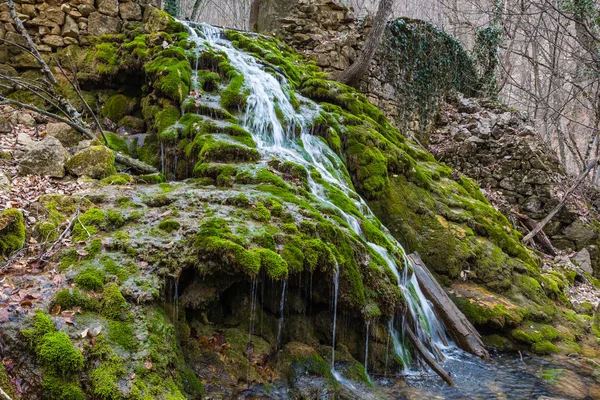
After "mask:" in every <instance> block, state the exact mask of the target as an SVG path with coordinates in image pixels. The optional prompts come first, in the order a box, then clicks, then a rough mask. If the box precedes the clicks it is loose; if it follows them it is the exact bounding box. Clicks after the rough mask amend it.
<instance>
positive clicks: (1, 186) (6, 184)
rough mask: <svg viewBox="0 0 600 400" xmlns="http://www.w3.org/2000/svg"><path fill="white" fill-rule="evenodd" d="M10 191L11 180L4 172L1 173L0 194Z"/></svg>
mask: <svg viewBox="0 0 600 400" xmlns="http://www.w3.org/2000/svg"><path fill="white" fill-rule="evenodd" d="M9 190H10V178H9V177H8V175H6V174H5V173H4V172H2V171H0V193H6V192H8V191H9Z"/></svg>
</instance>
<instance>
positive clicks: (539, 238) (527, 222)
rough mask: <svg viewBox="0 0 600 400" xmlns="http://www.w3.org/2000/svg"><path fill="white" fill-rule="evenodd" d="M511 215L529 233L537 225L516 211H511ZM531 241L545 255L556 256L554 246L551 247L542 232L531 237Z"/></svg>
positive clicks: (550, 243)
mask: <svg viewBox="0 0 600 400" xmlns="http://www.w3.org/2000/svg"><path fill="white" fill-rule="evenodd" d="M512 213H513V214H514V215H515V216H517V217H518V218H519V219H520V220H521V223H522V224H523V226H525V228H527V229H529V231H532V230H533V229H535V227H536V225H537V222H536V221H535V220H533V219H531V218H529V216H527V215H525V214H521V213H518V212H516V211H513V212H512ZM533 240H534V241H535V242H537V243H538V244H539V245H540V246H541V247H542V249H544V251H545V252H546V254H549V255H551V256H556V249H555V248H554V246H552V242H550V239H548V236H546V234H545V233H544V231H539V232H538V234H537V236H534V237H533Z"/></svg>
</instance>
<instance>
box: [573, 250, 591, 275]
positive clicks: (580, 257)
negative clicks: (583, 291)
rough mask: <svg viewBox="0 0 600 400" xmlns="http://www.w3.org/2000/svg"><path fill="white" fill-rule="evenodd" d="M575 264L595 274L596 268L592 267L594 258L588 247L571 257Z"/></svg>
mask: <svg viewBox="0 0 600 400" xmlns="http://www.w3.org/2000/svg"><path fill="white" fill-rule="evenodd" d="M571 261H572V262H573V263H574V264H577V265H578V266H579V268H581V269H582V270H583V271H584V272H587V273H588V274H593V273H594V269H593V268H592V258H591V257H590V252H589V251H588V249H586V248H584V249H582V250H581V251H579V252H578V253H577V254H575V255H574V256H573V258H571Z"/></svg>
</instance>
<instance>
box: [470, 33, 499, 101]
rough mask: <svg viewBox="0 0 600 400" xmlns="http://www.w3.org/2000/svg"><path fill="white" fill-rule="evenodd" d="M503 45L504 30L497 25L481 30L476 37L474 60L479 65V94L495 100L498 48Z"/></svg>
mask: <svg viewBox="0 0 600 400" xmlns="http://www.w3.org/2000/svg"><path fill="white" fill-rule="evenodd" d="M501 43H502V29H501V28H500V27H499V26H497V25H492V26H488V27H486V28H482V29H479V30H478V31H477V34H476V35H475V45H474V46H473V58H474V59H475V62H476V64H477V73H478V78H477V79H478V90H477V91H478V93H479V95H481V96H487V97H492V98H495V97H496V95H497V94H498V81H497V79H496V68H497V67H498V63H499V60H498V47H499V46H500V44H501Z"/></svg>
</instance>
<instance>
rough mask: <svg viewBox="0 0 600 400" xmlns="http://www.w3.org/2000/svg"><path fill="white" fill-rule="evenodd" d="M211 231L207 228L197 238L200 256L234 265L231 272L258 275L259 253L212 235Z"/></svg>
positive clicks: (226, 264) (196, 243) (230, 265)
mask: <svg viewBox="0 0 600 400" xmlns="http://www.w3.org/2000/svg"><path fill="white" fill-rule="evenodd" d="M211 233H212V232H211V231H210V230H206V229H205V230H203V232H201V233H200V234H199V235H198V237H197V238H196V242H195V245H196V248H197V250H198V254H199V257H201V258H203V259H207V260H219V262H220V263H222V264H223V265H224V266H229V267H232V268H233V270H232V271H231V272H239V273H244V274H249V275H256V274H257V273H258V272H259V271H260V266H261V259H260V256H259V254H257V253H255V252H252V251H249V250H247V249H245V248H244V247H243V246H241V245H239V244H237V243H234V242H232V241H230V240H227V239H222V238H219V237H216V236H211ZM201 272H208V271H201ZM213 272H214V271H213Z"/></svg>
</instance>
